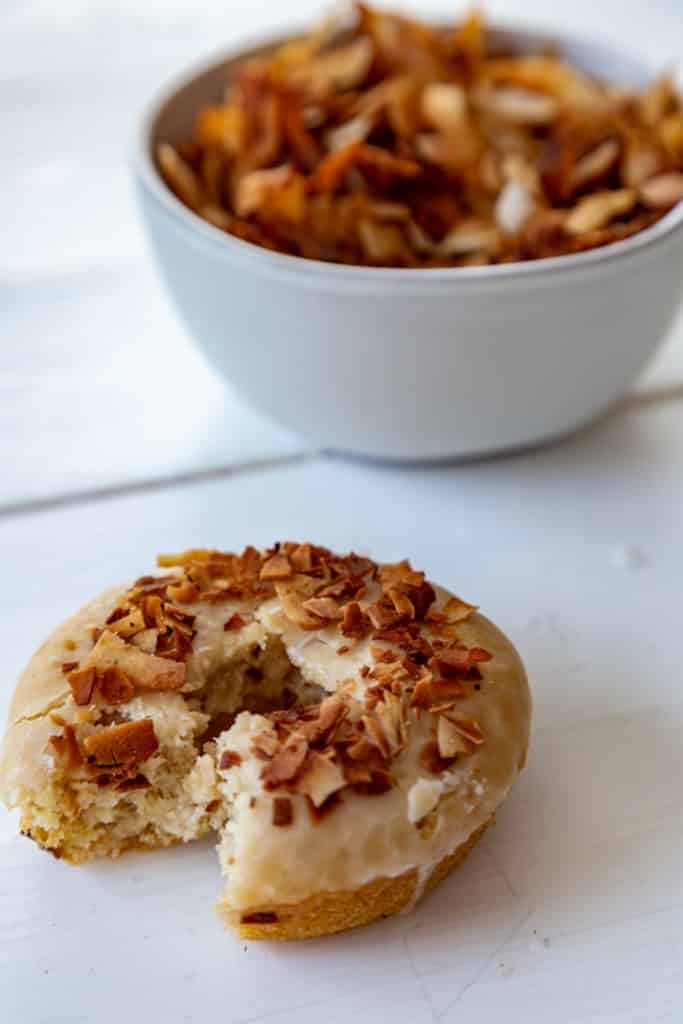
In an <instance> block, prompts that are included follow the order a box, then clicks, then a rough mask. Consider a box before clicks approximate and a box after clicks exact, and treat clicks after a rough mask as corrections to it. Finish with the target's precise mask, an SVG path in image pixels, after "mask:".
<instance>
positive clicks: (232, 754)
mask: <svg viewBox="0 0 683 1024" xmlns="http://www.w3.org/2000/svg"><path fill="white" fill-rule="evenodd" d="M241 764H242V757H241V755H240V754H238V753H237V751H236V750H224V751H223V753H222V754H221V759H220V761H219V762H218V767H219V768H220V770H221V771H227V770H228V769H230V768H237V767H238V766H239V765H241Z"/></svg>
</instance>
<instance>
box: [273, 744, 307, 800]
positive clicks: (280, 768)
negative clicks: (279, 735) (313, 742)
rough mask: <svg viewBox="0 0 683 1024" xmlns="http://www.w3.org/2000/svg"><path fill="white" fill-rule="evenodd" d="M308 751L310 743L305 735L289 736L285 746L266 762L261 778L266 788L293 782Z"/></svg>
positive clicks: (274, 787) (275, 787)
mask: <svg viewBox="0 0 683 1024" xmlns="http://www.w3.org/2000/svg"><path fill="white" fill-rule="evenodd" d="M307 753H308V744H307V743H306V740H305V739H304V738H303V736H298V735H297V734H296V733H295V734H293V735H292V736H290V737H289V739H288V740H287V742H286V743H285V745H284V746H283V747H281V748H280V750H278V752H277V753H276V754H275V756H274V757H273V759H272V761H270V762H269V763H268V764H266V766H265V768H264V769H263V771H262V772H261V780H262V782H263V785H264V787H265V788H266V789H277V787H278V786H281V785H282V784H283V783H284V782H291V781H292V780H293V779H295V778H296V776H297V775H298V774H299V773H300V771H301V769H302V767H303V763H304V761H305V760H306V754H307Z"/></svg>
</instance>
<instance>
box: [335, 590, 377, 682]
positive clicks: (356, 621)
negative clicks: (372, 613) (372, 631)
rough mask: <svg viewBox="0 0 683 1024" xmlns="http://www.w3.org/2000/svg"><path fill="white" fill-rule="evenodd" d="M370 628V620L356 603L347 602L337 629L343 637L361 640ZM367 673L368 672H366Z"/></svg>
mask: <svg viewBox="0 0 683 1024" xmlns="http://www.w3.org/2000/svg"><path fill="white" fill-rule="evenodd" d="M369 628H370V619H369V617H368V616H367V615H366V614H365V612H364V611H363V610H362V608H361V606H360V605H359V603H358V601H349V603H348V604H346V605H344V607H343V609H342V621H341V623H340V625H339V629H340V630H341V632H342V633H343V635H344V636H348V637H353V638H355V639H362V637H364V636H365V634H366V633H367V632H368V630H369ZM368 671H369V670H368Z"/></svg>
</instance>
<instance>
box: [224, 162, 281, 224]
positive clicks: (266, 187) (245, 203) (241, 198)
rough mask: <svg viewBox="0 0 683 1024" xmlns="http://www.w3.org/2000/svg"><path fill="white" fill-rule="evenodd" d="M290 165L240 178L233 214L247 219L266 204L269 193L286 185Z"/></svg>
mask: <svg viewBox="0 0 683 1024" xmlns="http://www.w3.org/2000/svg"><path fill="white" fill-rule="evenodd" d="M292 173H293V171H292V167H291V166H290V164H282V165H281V166H280V167H271V168H268V170H257V171H250V172H249V173H248V174H245V175H244V176H243V177H242V178H240V180H239V183H238V185H237V190H236V193H235V213H236V214H237V216H238V217H248V216H249V215H250V214H252V213H254V212H255V211H256V210H259V209H260V208H261V207H263V206H264V204H265V203H266V201H267V199H268V196H269V193H271V192H275V191H277V190H278V189H280V188H282V186H283V185H286V184H287V183H288V182H289V181H290V180H291V177H292Z"/></svg>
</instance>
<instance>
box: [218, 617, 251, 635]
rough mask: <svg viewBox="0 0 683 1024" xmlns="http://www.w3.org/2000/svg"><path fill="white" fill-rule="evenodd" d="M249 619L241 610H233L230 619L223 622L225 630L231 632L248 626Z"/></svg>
mask: <svg viewBox="0 0 683 1024" xmlns="http://www.w3.org/2000/svg"><path fill="white" fill-rule="evenodd" d="M246 624H247V620H246V619H245V618H244V616H243V615H240V613H239V612H233V614H232V615H231V616H230V618H229V619H227V621H226V622H224V623H223V632H224V633H231V632H232V631H233V630H236V629H243V628H244V626H246Z"/></svg>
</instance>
